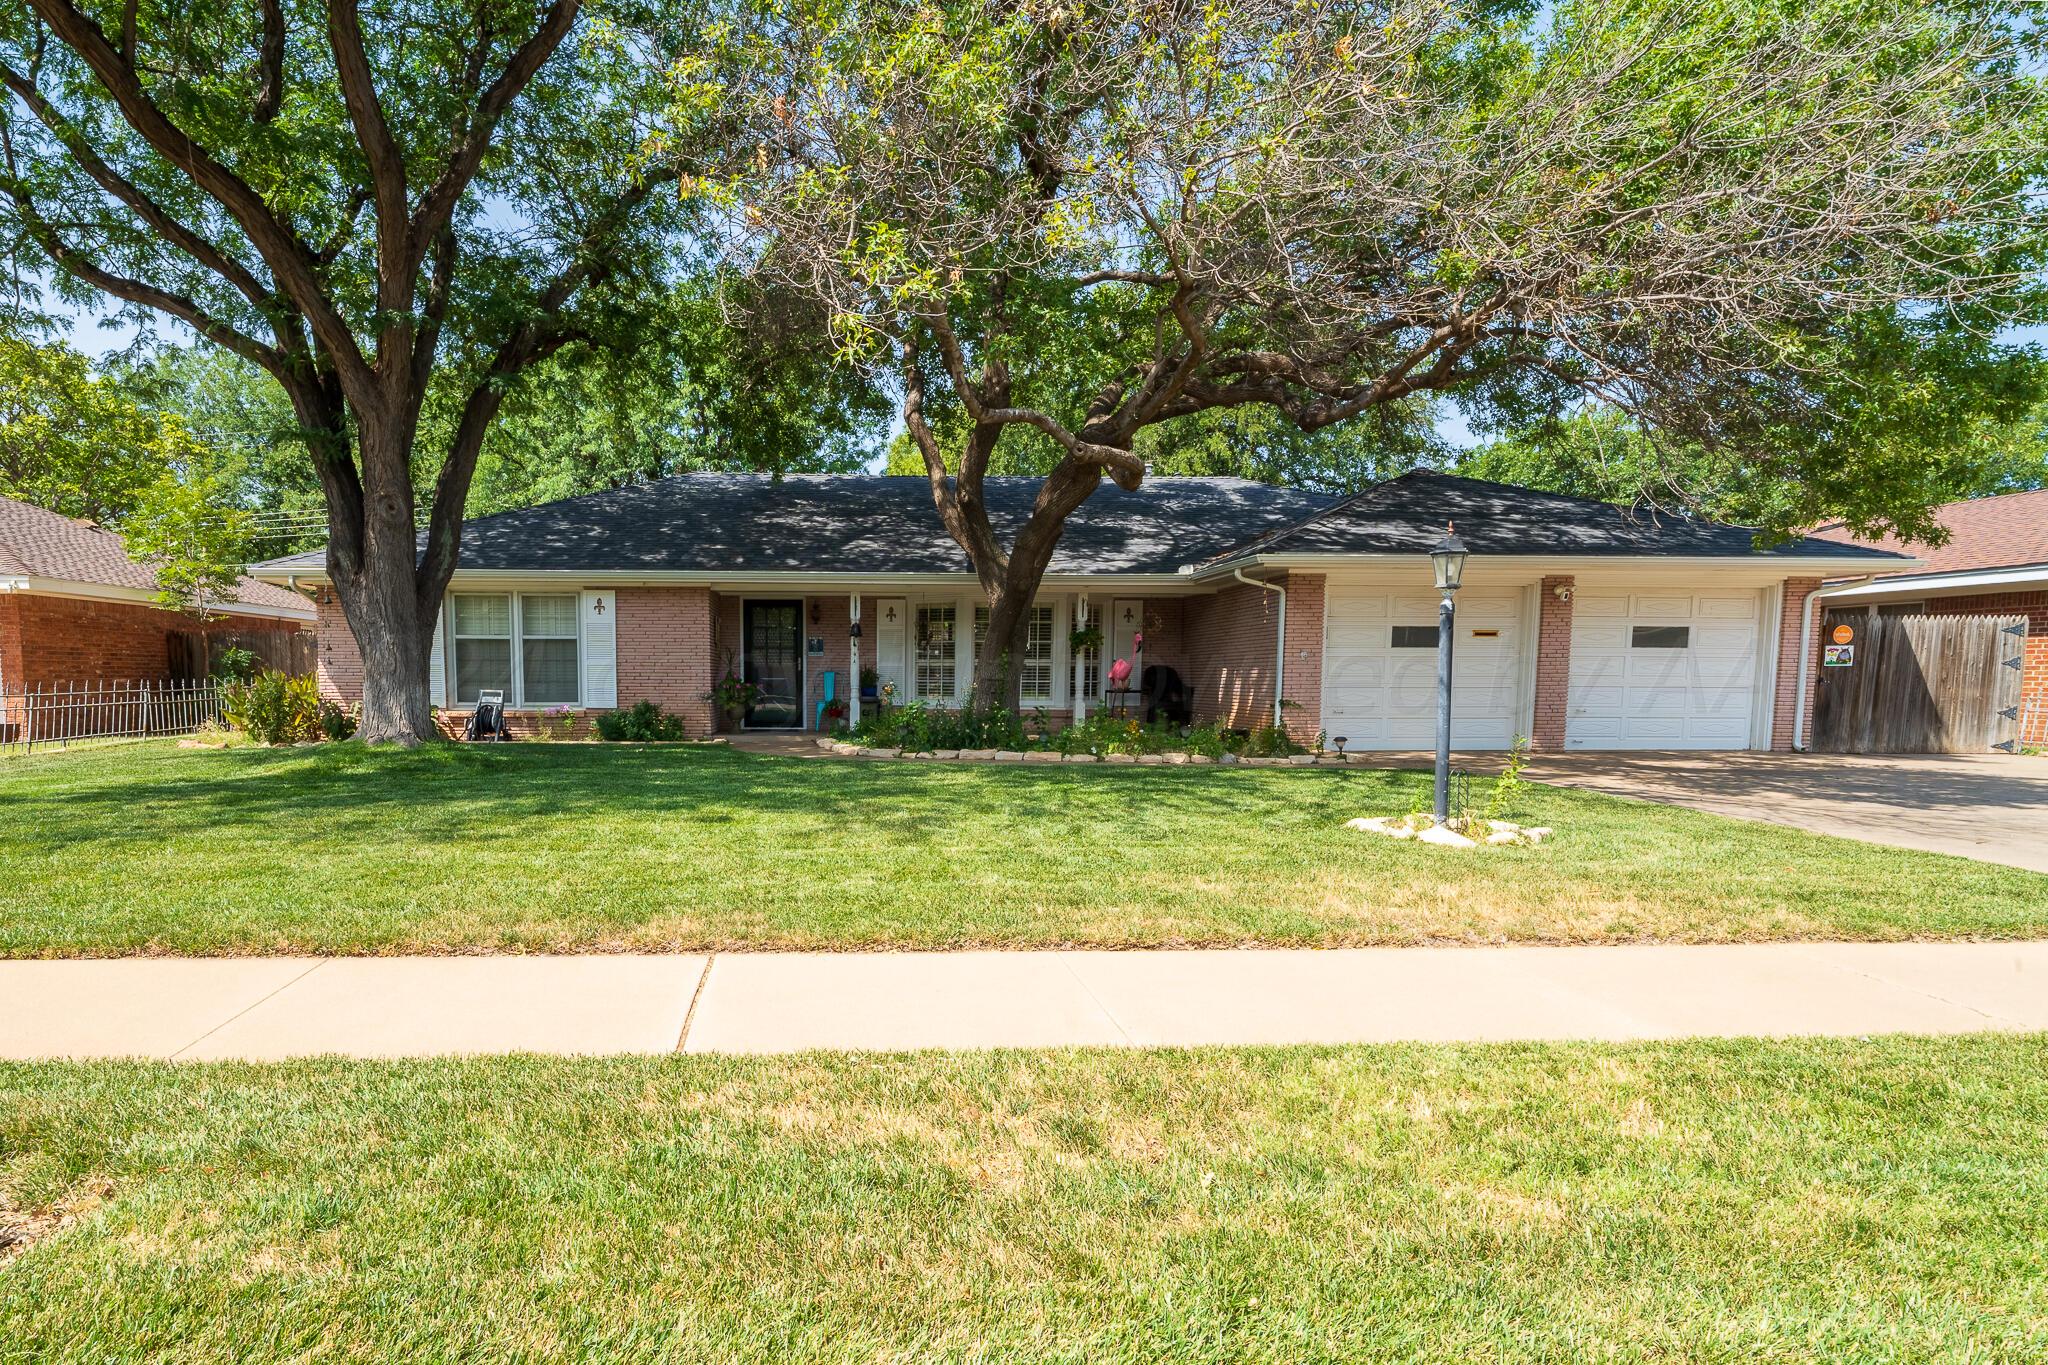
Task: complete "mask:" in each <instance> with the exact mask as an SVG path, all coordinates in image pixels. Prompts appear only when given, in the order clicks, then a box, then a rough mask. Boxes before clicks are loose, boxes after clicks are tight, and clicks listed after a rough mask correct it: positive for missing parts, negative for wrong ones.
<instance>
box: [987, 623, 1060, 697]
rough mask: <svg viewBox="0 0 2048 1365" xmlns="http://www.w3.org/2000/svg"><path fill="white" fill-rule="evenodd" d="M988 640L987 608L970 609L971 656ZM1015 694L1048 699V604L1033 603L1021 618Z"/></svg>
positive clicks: (1050, 691) (1050, 687)
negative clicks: (1021, 640)
mask: <svg viewBox="0 0 2048 1365" xmlns="http://www.w3.org/2000/svg"><path fill="white" fill-rule="evenodd" d="M987 640H988V608H987V607H976V608H975V609H974V657H975V658H977V659H979V658H980V657H981V647H982V645H983V644H985V643H986V642H987ZM1017 683H1018V688H1019V695H1020V696H1021V697H1022V698H1023V699H1024V700H1025V701H1051V700H1052V608H1051V607H1049V606H1045V607H1033V608H1032V609H1031V610H1030V611H1029V612H1028V613H1027V614H1026V615H1025V620H1024V658H1023V659H1022V660H1021V661H1020V662H1019V663H1018V665H1017Z"/></svg>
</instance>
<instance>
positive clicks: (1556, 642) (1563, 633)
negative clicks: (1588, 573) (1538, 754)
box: [1529, 574, 1577, 750]
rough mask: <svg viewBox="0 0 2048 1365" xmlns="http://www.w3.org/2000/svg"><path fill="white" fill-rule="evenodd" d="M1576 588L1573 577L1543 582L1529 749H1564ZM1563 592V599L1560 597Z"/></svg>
mask: <svg viewBox="0 0 2048 1365" xmlns="http://www.w3.org/2000/svg"><path fill="white" fill-rule="evenodd" d="M1576 586H1577V580H1575V579H1574V578H1573V577H1572V576H1571V575H1570V574H1557V575H1554V576H1552V577H1550V578H1546V579H1544V580H1543V582H1542V584H1541V585H1540V587H1539V588H1538V590H1537V605H1536V713H1535V721H1534V724H1533V725H1532V726H1531V730H1532V733H1531V734H1530V736H1529V747H1530V748H1532V749H1544V750H1558V749H1562V748H1564V741H1565V728H1566V725H1567V717H1568V716H1569V714H1570V712H1569V704H1570V697H1571V685H1572V602H1571V594H1572V592H1573V591H1574V589H1575V588H1576ZM1560 589H1561V590H1563V592H1564V594H1565V595H1564V596H1562V597H1560V596H1559V595H1558V593H1559V590H1560Z"/></svg>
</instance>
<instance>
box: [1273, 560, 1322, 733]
mask: <svg viewBox="0 0 2048 1365" xmlns="http://www.w3.org/2000/svg"><path fill="white" fill-rule="evenodd" d="M1325 584H1326V580H1325V579H1324V577H1323V575H1321V574H1319V573H1314V574H1303V573H1291V574H1289V575H1287V579H1286V582H1285V584H1284V586H1285V587H1286V589H1287V676H1286V678H1285V679H1284V681H1283V684H1282V686H1283V687H1284V688H1285V691H1286V698H1285V699H1286V700H1288V701H1291V702H1295V703H1297V705H1296V706H1289V707H1286V708H1283V712H1282V714H1283V715H1284V716H1285V718H1286V726H1287V735H1288V738H1290V739H1292V740H1293V741H1294V742H1295V743H1297V744H1307V743H1310V742H1311V741H1313V740H1314V739H1315V737H1316V731H1317V730H1319V729H1321V728H1322V725H1323V596H1324V588H1325Z"/></svg>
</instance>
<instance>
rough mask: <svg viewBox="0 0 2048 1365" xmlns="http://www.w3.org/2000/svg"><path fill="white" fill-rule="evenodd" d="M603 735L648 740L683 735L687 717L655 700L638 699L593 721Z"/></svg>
mask: <svg viewBox="0 0 2048 1365" xmlns="http://www.w3.org/2000/svg"><path fill="white" fill-rule="evenodd" d="M591 724H592V726H593V727H594V728H595V729H596V730H597V737H598V738H599V739H604V740H610V741H612V742H613V743H621V742H624V743H629V744H647V743H653V742H657V741H669V740H678V739H681V738H682V737H683V718H682V717H681V716H672V715H669V714H668V713H667V712H665V711H663V710H662V709H661V708H660V707H659V706H657V705H655V704H654V703H653V702H651V701H636V702H634V703H633V704H632V705H631V706H630V707H628V708H626V709H625V710H623V711H606V712H604V713H603V714H602V715H600V716H598V717H597V719H596V720H595V721H593V722H591Z"/></svg>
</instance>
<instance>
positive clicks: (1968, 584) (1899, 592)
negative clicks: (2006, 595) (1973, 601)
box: [1815, 564, 2048, 602]
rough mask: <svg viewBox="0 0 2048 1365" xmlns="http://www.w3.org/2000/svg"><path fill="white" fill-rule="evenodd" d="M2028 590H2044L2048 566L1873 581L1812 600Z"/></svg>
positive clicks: (1835, 589)
mask: <svg viewBox="0 0 2048 1365" xmlns="http://www.w3.org/2000/svg"><path fill="white" fill-rule="evenodd" d="M2029 587H2048V564H2015V565H2012V566H2010V567H2008V568H2003V569H1954V570H1951V571H1949V572H1948V573H1923V574H1905V575H1902V576H1893V577H1887V578H1873V579H1869V580H1863V581H1857V582H1854V583H1845V584H1843V585H1842V586H1840V587H1828V588H1823V589H1821V590H1820V592H1818V593H1816V594H1815V596H1817V597H1825V598H1826V599H1828V601H1830V602H1858V601H1862V602H1869V601H1878V600H1882V599H1886V598H1916V597H1934V596H1941V595H1945V594H1948V593H1972V592H2001V591H2012V590H2014V589H2021V588H2029Z"/></svg>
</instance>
